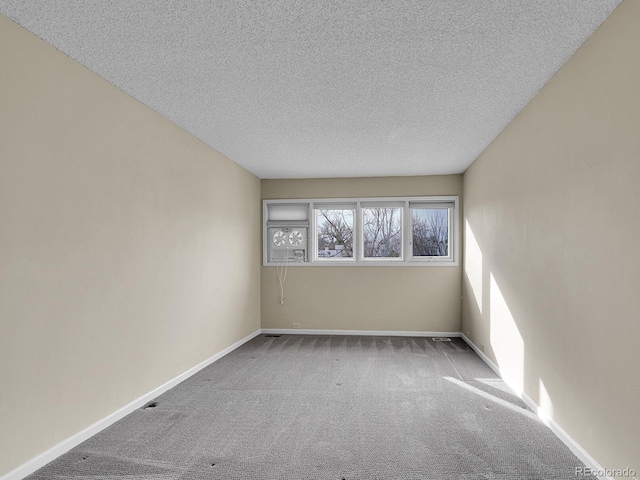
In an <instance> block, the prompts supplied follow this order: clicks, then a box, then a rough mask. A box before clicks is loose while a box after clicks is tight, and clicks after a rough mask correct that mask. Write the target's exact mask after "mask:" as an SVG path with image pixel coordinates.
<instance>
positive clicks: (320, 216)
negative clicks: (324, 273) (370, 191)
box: [263, 196, 459, 266]
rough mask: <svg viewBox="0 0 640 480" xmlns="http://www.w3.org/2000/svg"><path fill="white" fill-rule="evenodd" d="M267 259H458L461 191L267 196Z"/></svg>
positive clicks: (411, 261)
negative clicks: (375, 195) (370, 195)
mask: <svg viewBox="0 0 640 480" xmlns="http://www.w3.org/2000/svg"><path fill="white" fill-rule="evenodd" d="M263 203H264V219H265V220H264V225H263V226H264V242H263V249H264V259H265V260H264V265H277V264H281V263H287V264H289V263H290V264H295V265H320V264H322V265H412V266H416V265H458V250H459V248H458V234H457V230H458V228H457V227H458V226H457V222H458V197H456V196H449V197H412V198H402V197H400V198H398V197H394V198H359V199H353V198H352V199H319V200H300V199H296V200H265V201H264V202H263Z"/></svg>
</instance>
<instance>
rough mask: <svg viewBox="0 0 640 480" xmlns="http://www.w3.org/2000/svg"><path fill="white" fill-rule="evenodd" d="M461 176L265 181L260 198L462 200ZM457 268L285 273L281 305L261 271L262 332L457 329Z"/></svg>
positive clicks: (270, 277)
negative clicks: (439, 197)
mask: <svg viewBox="0 0 640 480" xmlns="http://www.w3.org/2000/svg"><path fill="white" fill-rule="evenodd" d="M461 181H462V177H461V175H447V176H431V177H392V178H340V179H333V178H332V179H307V180H263V181H262V198H263V199H275V198H331V197H333V198H350V197H384V196H426V195H460V193H461V189H462V182H461ZM460 276H461V267H449V266H446V267H444V266H441V267H433V266H429V267H369V266H366V267H365V266H363V267H317V266H305V267H290V268H289V269H288V273H287V278H286V282H285V298H286V301H285V304H284V305H281V304H280V301H279V299H280V286H279V284H278V279H277V275H276V269H275V267H263V268H262V327H263V328H291V327H292V324H293V323H300V328H302V329H330V330H392V331H438V332H451V331H455V332H457V331H459V330H460V291H461V290H460V289H461V287H460V283H461V281H460Z"/></svg>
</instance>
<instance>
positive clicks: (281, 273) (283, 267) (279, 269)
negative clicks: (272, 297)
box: [276, 247, 289, 305]
mask: <svg viewBox="0 0 640 480" xmlns="http://www.w3.org/2000/svg"><path fill="white" fill-rule="evenodd" d="M282 260H283V261H282V262H281V263H278V264H276V273H277V274H278V283H279V284H280V304H281V305H284V281H285V280H286V279H287V271H288V270H289V248H288V247H287V255H286V256H285V257H284V258H283V259H282Z"/></svg>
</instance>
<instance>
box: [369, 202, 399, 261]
mask: <svg viewBox="0 0 640 480" xmlns="http://www.w3.org/2000/svg"><path fill="white" fill-rule="evenodd" d="M362 219H363V226H362V227H363V228H362V230H363V232H362V233H363V236H364V238H363V240H364V257H365V258H383V257H387V258H388V257H400V256H402V209H401V208H363V209H362Z"/></svg>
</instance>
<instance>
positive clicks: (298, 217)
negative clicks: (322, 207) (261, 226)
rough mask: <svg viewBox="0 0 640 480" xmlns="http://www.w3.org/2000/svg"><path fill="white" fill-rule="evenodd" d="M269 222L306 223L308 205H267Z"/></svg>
mask: <svg viewBox="0 0 640 480" xmlns="http://www.w3.org/2000/svg"><path fill="white" fill-rule="evenodd" d="M267 211H268V214H267V215H268V217H267V220H268V221H269V222H282V221H308V220H309V204H308V203H272V204H269V205H267Z"/></svg>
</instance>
